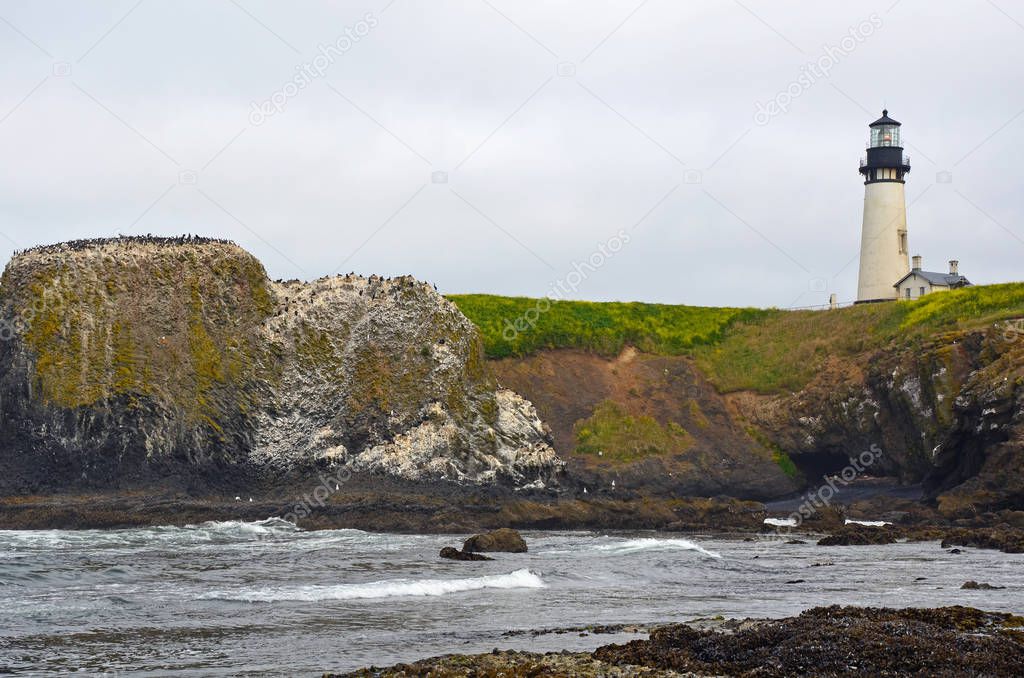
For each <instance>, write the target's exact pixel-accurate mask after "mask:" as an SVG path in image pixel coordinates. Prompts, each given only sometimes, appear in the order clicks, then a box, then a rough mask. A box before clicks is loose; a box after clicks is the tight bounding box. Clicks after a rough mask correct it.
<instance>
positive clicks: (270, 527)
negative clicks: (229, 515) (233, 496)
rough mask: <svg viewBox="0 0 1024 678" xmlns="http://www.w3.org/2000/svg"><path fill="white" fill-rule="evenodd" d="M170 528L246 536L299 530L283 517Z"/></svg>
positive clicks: (219, 521)
mask: <svg viewBox="0 0 1024 678" xmlns="http://www.w3.org/2000/svg"><path fill="white" fill-rule="evenodd" d="M167 529H169V530H172V531H173V530H177V529H182V530H193V531H201V532H207V533H209V534H219V535H224V536H229V537H234V536H237V537H245V536H251V535H267V534H275V533H282V532H284V533H287V532H297V531H298V530H299V528H298V527H296V526H295V524H294V523H289V522H288V521H287V520H284V519H282V518H267V519H266V520H258V521H253V522H246V521H242V520H211V521H207V522H205V523H200V524H199V525H186V526H185V527H183V528H173V527H172V528H167Z"/></svg>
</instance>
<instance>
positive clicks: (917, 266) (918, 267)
mask: <svg viewBox="0 0 1024 678" xmlns="http://www.w3.org/2000/svg"><path fill="white" fill-rule="evenodd" d="M951 263H952V262H951ZM914 270H915V271H920V270H921V255H920V254H918V255H917V256H915V257H914Z"/></svg>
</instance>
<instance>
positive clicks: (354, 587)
mask: <svg viewBox="0 0 1024 678" xmlns="http://www.w3.org/2000/svg"><path fill="white" fill-rule="evenodd" d="M466 536H467V535H449V536H437V535H433V536H415V535H387V534H372V533H367V532H361V531H358V530H331V531H319V532H306V531H301V530H298V529H296V528H295V527H294V526H292V525H290V524H288V523H285V522H283V521H280V520H277V519H270V520H266V521H262V522H258V523H241V522H221V523H207V524H203V525H197V526H191V527H183V528H182V527H158V528H149V529H132V530H105V531H62V530H45V531H0V674H5V673H6V674H13V675H55V674H66V673H74V674H75V675H80V676H88V675H108V676H129V675H130V676H166V675H180V676H238V675H242V676H246V675H249V676H264V675H300V676H301V675H308V676H315V675H319V674H320V673H322V672H324V671H342V670H350V669H354V668H358V667H361V666H368V665H378V666H381V665H387V664H392V663H395V662H399V661H409V660H414V659H420V658H424V657H428V656H433V655H438V654H446V653H451V652H486V651H490V650H491V649H493V648H496V647H500V648H517V649H529V650H534V651H547V650H559V649H562V648H570V649H581V650H582V649H593V648H595V647H597V646H599V645H604V644H607V643H609V642H623V641H625V640H628V639H630V638H632V637H635V636H630V635H627V634H614V635H592V634H588V635H584V636H581V635H580V634H579V633H565V634H546V635H541V636H536V637H534V636H532V635H530V634H517V633H515V632H516V631H522V630H528V629H545V628H551V629H553V628H560V627H575V626H584V625H591V624H618V623H625V624H641V625H643V624H651V623H662V622H670V621H687V620H692V619H696V618H703V617H713V616H716V615H723V616H726V617H772V616H786V615H792V614H797V613H799V612H800V611H802V610H804V609H806V608H808V607H813V606H816V605H826V604H832V603H840V604H856V605H874V606H881V605H884V606H892V607H905V606H939V605H952V604H961V605H972V606H975V607H981V608H986V609H990V610H1003V611H1011V612H1017V613H1021V612H1024V556H1021V555H1008V554H1003V553H998V552H995V551H982V550H976V549H964V553H962V554H960V555H955V554H950V553H948V552H947V551H945V550H943V549H942V548H940V547H939V544H938V543H936V542H931V543H920V544H894V545H888V546H865V547H819V546H816V545H814V543H813V541H809V543H807V544H785V543H782V542H779V541H756V542H750V541H744V540H743V538H742V537H736V536H730V537H723V536H714V535H704V536H679V535H667V534H657V533H607V532H526V533H524V536H525V537H526V539H527V542H528V543H529V545H530V552H529V553H526V554H494V555H495V558H496V559H495V560H494V561H493V562H476V563H462V562H451V561H445V560H441V559H440V558H438V557H437V552H438V551H439V550H440V549H441V547H442V546H447V545H452V546H458V545H460V544H461V541H462V539H464V538H465V537H466ZM822 563H826V564H822ZM968 579H974V580H978V581H984V582H988V583H991V584H994V585H1000V586H1005V587H1006V588H1005V589H1004V590H999V591H963V590H961V589H960V588H959V587H960V585H961V584H962V583H963V582H964V581H966V580H968ZM798 580H802V581H799V583H793V582H797V581H798Z"/></svg>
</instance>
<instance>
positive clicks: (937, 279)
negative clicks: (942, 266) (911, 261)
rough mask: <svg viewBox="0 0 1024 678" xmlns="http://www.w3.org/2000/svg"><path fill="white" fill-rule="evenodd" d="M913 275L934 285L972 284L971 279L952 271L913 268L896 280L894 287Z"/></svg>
mask: <svg viewBox="0 0 1024 678" xmlns="http://www.w3.org/2000/svg"><path fill="white" fill-rule="evenodd" d="M912 275H919V276H921V277H922V278H924V279H925V280H927V281H928V282H930V283H931V284H932V285H942V286H944V287H963V286H965V285H970V284H971V281H970V280H968V279H967V278H965V277H964V276H962V275H953V274H952V273H937V272H935V271H920V270H916V269H915V270H913V271H911V272H910V273H908V274H906V275H905V276H903V277H902V278H900V279H899V280H897V281H896V283H895V284H894V285H893V287H899V286H900V285H902V284H903V281H904V280H906V279H907V278H909V277H910V276H912Z"/></svg>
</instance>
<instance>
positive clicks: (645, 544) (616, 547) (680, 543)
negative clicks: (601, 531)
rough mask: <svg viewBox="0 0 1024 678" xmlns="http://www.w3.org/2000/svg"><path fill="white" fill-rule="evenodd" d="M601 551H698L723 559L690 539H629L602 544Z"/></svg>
mask: <svg viewBox="0 0 1024 678" xmlns="http://www.w3.org/2000/svg"><path fill="white" fill-rule="evenodd" d="M597 549H598V550H599V551H608V552H610V553H615V554H620V553H636V552H638V551H696V552H697V553H701V554H703V555H705V556H708V557H709V558H721V557H722V556H721V554H718V553H715V552H714V551H708V550H707V549H706V548H704V547H703V546H701V545H700V544H698V543H697V542H694V541H690V540H689V539H655V538H653V537H646V538H643V539H628V540H626V541H622V542H618V543H616V544H602V545H600V546H598V547H597Z"/></svg>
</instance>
